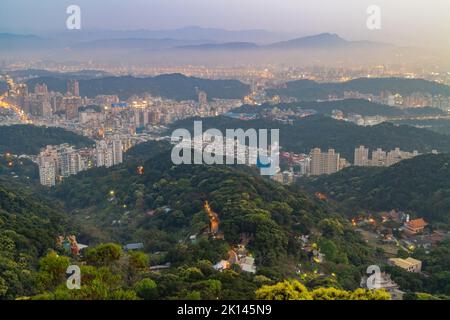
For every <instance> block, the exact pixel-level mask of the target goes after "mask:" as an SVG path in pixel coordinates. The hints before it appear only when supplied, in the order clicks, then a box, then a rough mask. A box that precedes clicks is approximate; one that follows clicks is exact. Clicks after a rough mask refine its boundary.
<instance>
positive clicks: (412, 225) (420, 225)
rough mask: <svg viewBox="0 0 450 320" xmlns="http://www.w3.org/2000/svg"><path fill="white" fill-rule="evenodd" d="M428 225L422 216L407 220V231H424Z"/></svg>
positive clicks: (412, 232)
mask: <svg viewBox="0 0 450 320" xmlns="http://www.w3.org/2000/svg"><path fill="white" fill-rule="evenodd" d="M427 225H428V223H426V222H425V220H423V219H422V218H419V219H415V220H411V221H408V222H405V231H406V232H407V233H409V234H418V233H422V232H423V229H425V227H426V226H427Z"/></svg>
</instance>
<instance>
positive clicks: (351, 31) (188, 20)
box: [0, 0, 450, 49]
mask: <svg viewBox="0 0 450 320" xmlns="http://www.w3.org/2000/svg"><path fill="white" fill-rule="evenodd" d="M424 2H425V1H423V0H412V1H411V0H396V1H389V0H377V1H374V0H342V1H334V0H318V1H307V0H301V1H298V0H283V1H276V0H262V1H261V0H245V1H241V0H212V1H211V0H190V1H185V0H169V1H167V0H150V1H148V0H129V1H122V0H111V1H102V0H95V1H92V0H78V1H72V0H70V1H68V0H61V1H53V0H41V1H34V0H2V3H1V5H0V6H1V9H2V10H0V31H1V32H12V33H28V34H47V33H54V32H61V31H64V28H65V20H66V18H67V16H66V14H65V10H66V8H67V7H68V6H69V5H71V4H76V5H79V6H80V7H81V9H82V18H83V29H86V30H136V29H148V30H159V29H176V28H182V27H186V26H201V27H210V28H223V29H229V30H244V29H264V30H268V31H272V32H282V33H287V34H290V35H291V36H295V37H299V36H305V35H311V34H316V33H322V32H331V33H338V34H339V35H341V36H342V37H345V38H347V39H349V40H373V41H383V42H391V43H395V44H398V45H402V46H403V45H408V46H409V45H433V46H436V47H441V48H444V46H445V48H446V49H448V42H449V41H448V40H449V39H450V28H449V24H448V21H449V19H450V2H448V1H446V0H434V1H433V5H432V6H424ZM370 5H378V6H380V8H381V10H382V11H381V13H382V29H381V30H377V31H370V30H368V29H367V28H366V20H367V13H366V9H367V8H368V7H369V6H370Z"/></svg>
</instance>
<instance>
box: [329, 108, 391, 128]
mask: <svg viewBox="0 0 450 320" xmlns="http://www.w3.org/2000/svg"><path fill="white" fill-rule="evenodd" d="M331 117H332V118H333V119H335V120H341V121H342V120H344V121H348V122H352V123H354V124H356V125H358V126H365V127H367V126H375V125H377V124H380V123H383V122H385V121H386V117H383V116H379V115H376V116H362V115H360V114H357V113H353V112H351V113H349V114H348V115H347V116H345V114H344V112H342V111H341V110H338V109H335V110H333V111H332V112H331Z"/></svg>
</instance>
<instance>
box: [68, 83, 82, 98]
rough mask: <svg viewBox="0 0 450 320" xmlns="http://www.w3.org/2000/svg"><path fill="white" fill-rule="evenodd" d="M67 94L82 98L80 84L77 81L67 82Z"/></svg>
mask: <svg viewBox="0 0 450 320" xmlns="http://www.w3.org/2000/svg"><path fill="white" fill-rule="evenodd" d="M67 94H68V95H71V96H75V97H79V96H80V84H79V83H78V81H77V80H67Z"/></svg>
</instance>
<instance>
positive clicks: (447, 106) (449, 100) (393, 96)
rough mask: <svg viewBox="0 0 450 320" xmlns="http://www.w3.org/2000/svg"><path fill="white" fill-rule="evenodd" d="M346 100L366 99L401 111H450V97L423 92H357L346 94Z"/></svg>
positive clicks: (347, 92)
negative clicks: (405, 93) (415, 109)
mask: <svg viewBox="0 0 450 320" xmlns="http://www.w3.org/2000/svg"><path fill="white" fill-rule="evenodd" d="M344 98H345V99H365V100H369V101H373V102H377V103H381V104H384V105H388V106H391V107H397V108H401V109H403V108H423V107H434V108H439V109H441V110H443V111H445V112H448V111H450V97H448V96H443V95H432V94H429V93H422V92H413V93H411V94H409V95H401V94H400V93H393V92H389V91H382V92H380V93H379V94H378V95H373V94H364V93H360V92H355V91H346V92H345V93H344Z"/></svg>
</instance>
